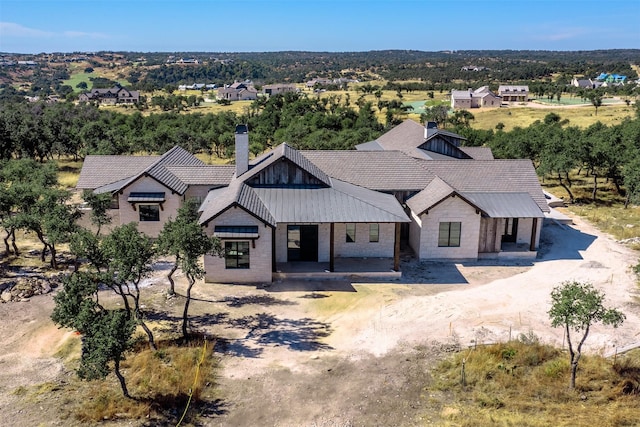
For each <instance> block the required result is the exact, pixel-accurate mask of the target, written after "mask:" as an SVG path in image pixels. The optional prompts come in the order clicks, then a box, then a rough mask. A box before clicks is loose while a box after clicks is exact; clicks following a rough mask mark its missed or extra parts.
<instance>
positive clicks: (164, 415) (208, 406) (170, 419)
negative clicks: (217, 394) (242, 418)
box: [136, 393, 229, 427]
mask: <svg viewBox="0 0 640 427" xmlns="http://www.w3.org/2000/svg"><path fill="white" fill-rule="evenodd" d="M201 399H202V398H201ZM136 400H138V401H139V402H142V403H146V404H148V405H149V407H150V408H151V411H153V412H155V416H152V420H150V421H151V422H152V423H153V424H149V425H153V426H158V427H165V426H166V427H169V426H175V425H176V424H177V423H178V422H179V420H180V418H181V416H182V412H183V411H184V408H186V407H187V404H189V395H188V394H186V393H169V394H155V395H152V396H147V397H144V398H139V399H136ZM228 407H229V406H228V404H227V402H225V401H224V400H222V399H213V400H206V399H202V400H198V401H195V402H194V401H193V400H192V401H191V403H190V407H189V410H188V411H187V414H186V417H185V418H184V420H183V421H186V422H187V423H190V425H203V424H201V423H198V421H197V418H199V417H207V418H215V417H216V416H220V415H225V414H226V413H227V412H228Z"/></svg>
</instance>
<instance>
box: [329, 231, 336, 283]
mask: <svg viewBox="0 0 640 427" xmlns="http://www.w3.org/2000/svg"><path fill="white" fill-rule="evenodd" d="M333 225H334V224H333V222H332V223H331V224H330V225H329V271H330V272H332V273H333V272H334V271H335V265H334V261H333V258H334V249H333V247H334V243H335V236H334V233H333V232H334V227H333Z"/></svg>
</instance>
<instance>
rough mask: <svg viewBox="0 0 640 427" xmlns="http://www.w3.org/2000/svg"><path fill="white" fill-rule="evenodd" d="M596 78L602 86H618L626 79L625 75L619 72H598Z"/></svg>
mask: <svg viewBox="0 0 640 427" xmlns="http://www.w3.org/2000/svg"><path fill="white" fill-rule="evenodd" d="M596 80H598V81H600V82H602V83H603V86H618V85H624V84H625V82H626V81H627V76H623V75H620V74H609V73H600V75H599V76H598V77H596Z"/></svg>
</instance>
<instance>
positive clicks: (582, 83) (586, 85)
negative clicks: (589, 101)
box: [571, 77, 602, 89]
mask: <svg viewBox="0 0 640 427" xmlns="http://www.w3.org/2000/svg"><path fill="white" fill-rule="evenodd" d="M571 85H572V86H575V87H579V88H582V89H597V88H599V87H600V86H602V82H601V81H598V80H591V79H578V78H575V77H574V78H573V79H572V80H571Z"/></svg>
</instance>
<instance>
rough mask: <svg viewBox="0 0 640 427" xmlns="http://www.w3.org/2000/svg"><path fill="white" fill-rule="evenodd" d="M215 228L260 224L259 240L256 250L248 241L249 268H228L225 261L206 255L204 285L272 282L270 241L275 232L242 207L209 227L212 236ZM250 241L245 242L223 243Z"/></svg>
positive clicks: (217, 219) (223, 216) (209, 233)
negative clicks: (219, 226) (209, 283)
mask: <svg viewBox="0 0 640 427" xmlns="http://www.w3.org/2000/svg"><path fill="white" fill-rule="evenodd" d="M216 225H257V226H258V234H259V235H260V237H259V238H258V239H256V240H255V248H254V247H253V244H251V241H250V240H249V268H248V269H236V268H232V269H227V268H226V267H225V260H224V258H220V257H214V256H211V255H205V257H204V268H205V271H206V273H205V279H204V280H205V282H215V283H260V282H271V241H272V236H271V234H272V229H271V227H269V226H266V225H264V223H263V222H262V221H260V220H259V219H257V218H256V217H254V216H253V215H250V214H249V213H247V212H246V211H245V210H244V209H242V208H237V207H236V208H230V209H227V210H226V211H225V212H224V213H222V214H221V215H220V216H219V217H217V218H216V219H215V220H213V221H211V222H210V223H209V224H208V225H207V228H206V230H207V234H208V235H212V234H213V231H214V229H215V226H216ZM228 241H238V242H241V241H247V240H242V239H237V240H223V241H222V244H223V247H224V242H228Z"/></svg>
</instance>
